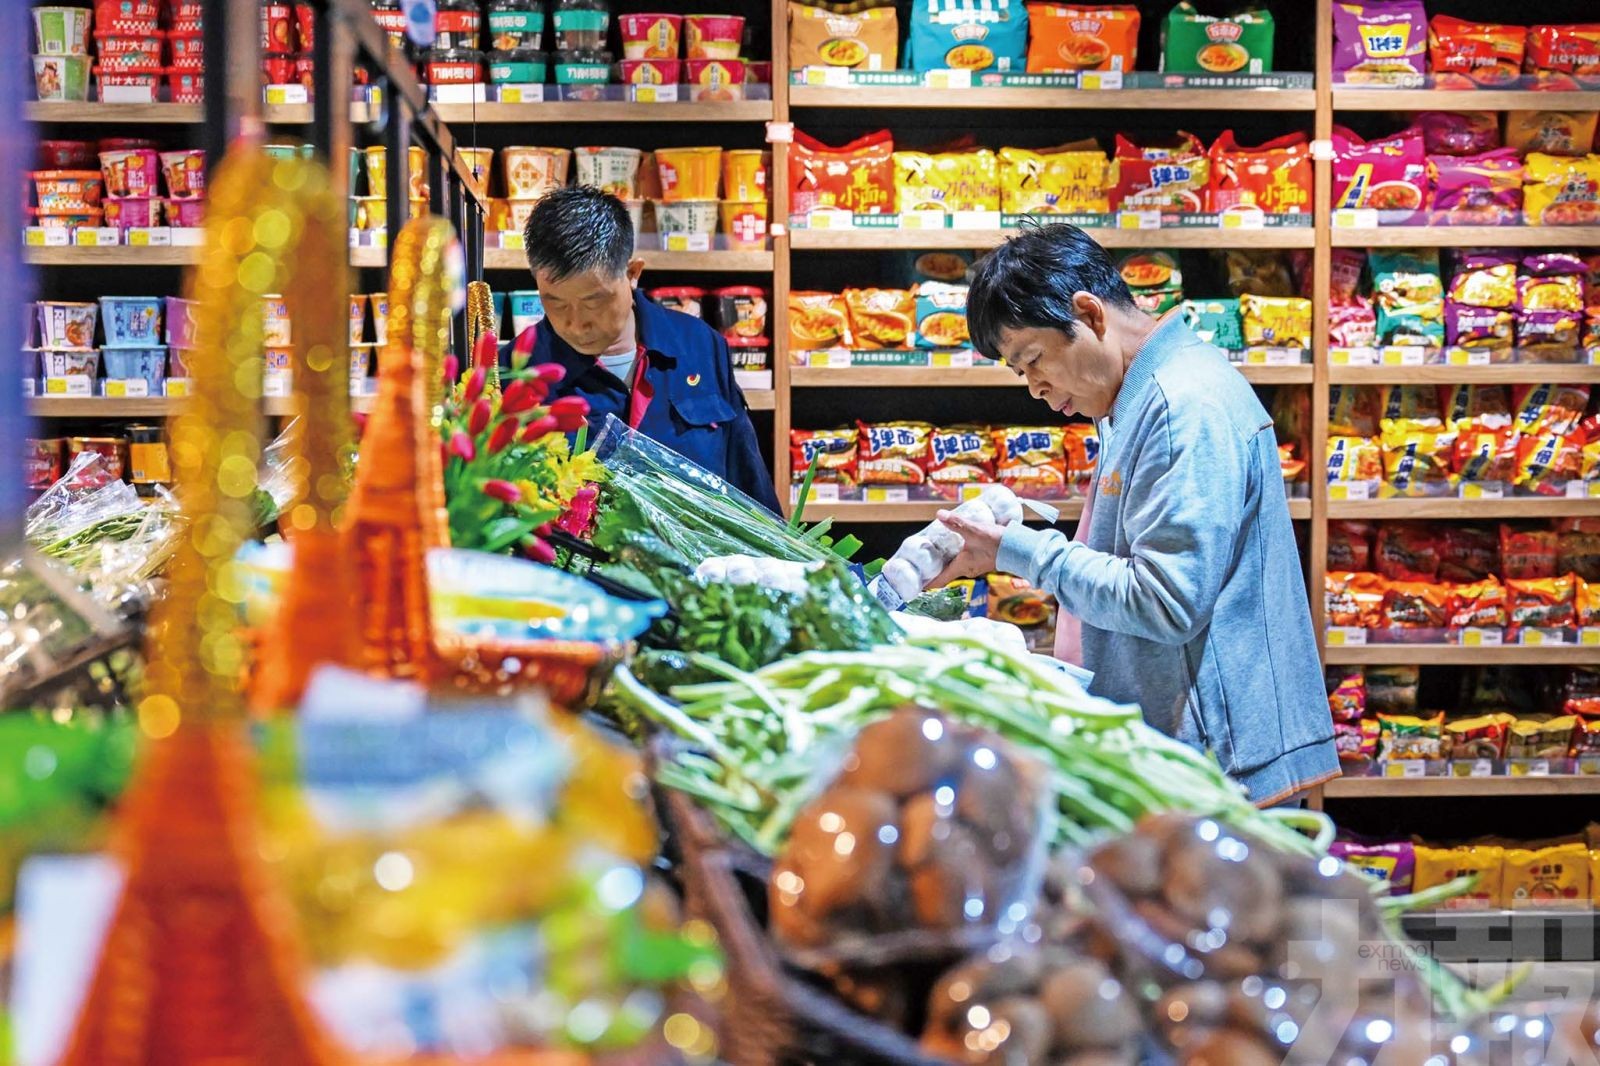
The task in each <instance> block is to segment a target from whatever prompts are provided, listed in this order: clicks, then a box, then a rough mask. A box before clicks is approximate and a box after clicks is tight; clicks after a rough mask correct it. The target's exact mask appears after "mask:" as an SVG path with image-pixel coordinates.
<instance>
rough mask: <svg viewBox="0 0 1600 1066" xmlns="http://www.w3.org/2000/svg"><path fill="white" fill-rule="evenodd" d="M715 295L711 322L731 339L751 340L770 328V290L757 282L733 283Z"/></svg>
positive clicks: (734, 342)
mask: <svg viewBox="0 0 1600 1066" xmlns="http://www.w3.org/2000/svg"><path fill="white" fill-rule="evenodd" d="M711 296H712V300H713V302H712V304H711V307H712V312H713V316H714V317H713V321H712V324H713V325H715V326H716V327H717V329H718V330H719V331H720V332H721V333H722V335H723V336H724V337H725V338H727V340H728V343H729V344H730V345H732V344H749V343H750V340H751V339H752V338H754V337H762V336H765V335H766V332H767V293H766V290H765V289H758V288H756V287H755V286H754V285H730V286H728V287H727V288H724V289H718V290H716V291H715V292H713V293H712V294H711Z"/></svg>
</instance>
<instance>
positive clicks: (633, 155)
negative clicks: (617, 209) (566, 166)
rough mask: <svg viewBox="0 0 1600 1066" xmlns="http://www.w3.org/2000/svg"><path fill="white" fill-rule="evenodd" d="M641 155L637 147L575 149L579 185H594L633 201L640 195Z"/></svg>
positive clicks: (573, 153)
mask: <svg viewBox="0 0 1600 1066" xmlns="http://www.w3.org/2000/svg"><path fill="white" fill-rule="evenodd" d="M642 155H643V153H642V152H640V151H639V149H637V148H616V147H611V148H589V147H585V148H574V149H573V150H572V165H573V169H574V171H575V177H574V180H575V181H576V182H577V183H578V184H579V185H592V186H594V187H595V188H597V189H600V190H602V191H604V192H608V193H610V194H611V195H612V196H615V197H617V198H618V199H620V200H632V199H634V198H635V197H637V196H638V194H639V159H640V157H641V156H642Z"/></svg>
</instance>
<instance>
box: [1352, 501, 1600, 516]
mask: <svg viewBox="0 0 1600 1066" xmlns="http://www.w3.org/2000/svg"><path fill="white" fill-rule="evenodd" d="M1569 516H1600V499H1590V500H1578V499H1566V498H1565V497H1559V496H1508V497H1506V498H1505V499H1503V500H1462V499H1457V498H1456V497H1453V496H1445V497H1440V498H1438V499H1392V500H1330V501H1329V502H1328V517H1329V518H1566V517H1569Z"/></svg>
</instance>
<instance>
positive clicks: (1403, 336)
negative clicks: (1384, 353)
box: [1369, 248, 1444, 348]
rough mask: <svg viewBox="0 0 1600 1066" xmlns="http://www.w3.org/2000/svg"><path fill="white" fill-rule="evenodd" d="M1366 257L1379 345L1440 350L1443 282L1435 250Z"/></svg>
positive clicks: (1442, 335) (1374, 254)
mask: <svg viewBox="0 0 1600 1066" xmlns="http://www.w3.org/2000/svg"><path fill="white" fill-rule="evenodd" d="M1369 258H1370V260H1371V263H1372V289H1373V302H1374V303H1375V304H1376V305H1377V311H1378V340H1379V342H1380V343H1383V344H1412V345H1422V346H1423V347H1428V348H1438V347H1441V346H1442V345H1443V344H1444V283H1443V281H1441V280H1440V276H1439V254H1438V252H1437V250H1435V249H1432V248H1428V249H1418V250H1416V251H1374V252H1372V253H1371V255H1370V256H1369Z"/></svg>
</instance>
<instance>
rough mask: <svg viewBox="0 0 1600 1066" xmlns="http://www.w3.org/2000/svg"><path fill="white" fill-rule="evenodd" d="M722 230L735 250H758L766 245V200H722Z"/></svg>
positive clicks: (731, 247)
mask: <svg viewBox="0 0 1600 1066" xmlns="http://www.w3.org/2000/svg"><path fill="white" fill-rule="evenodd" d="M722 232H723V233H725V234H727V237H728V247H729V248H730V249H732V250H733V251H736V252H745V251H753V252H759V251H761V250H762V249H764V248H766V246H767V202H766V201H765V200H745V201H740V200H723V201H722Z"/></svg>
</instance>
